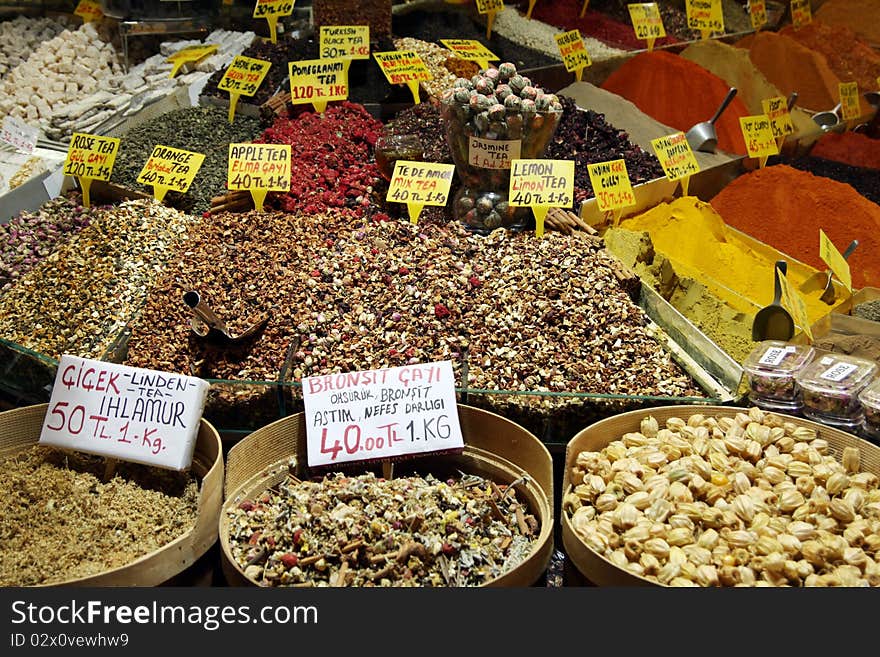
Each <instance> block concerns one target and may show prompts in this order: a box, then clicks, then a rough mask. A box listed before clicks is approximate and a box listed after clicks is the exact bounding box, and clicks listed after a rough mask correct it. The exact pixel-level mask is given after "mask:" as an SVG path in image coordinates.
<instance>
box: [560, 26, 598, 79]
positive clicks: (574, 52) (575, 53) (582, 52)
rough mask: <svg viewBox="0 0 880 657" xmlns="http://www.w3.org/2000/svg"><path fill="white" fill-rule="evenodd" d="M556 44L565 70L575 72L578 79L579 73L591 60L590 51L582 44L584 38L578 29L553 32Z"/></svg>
mask: <svg viewBox="0 0 880 657" xmlns="http://www.w3.org/2000/svg"><path fill="white" fill-rule="evenodd" d="M554 38H555V39H556V45H557V46H558V47H559V54H560V55H562V61H563V63H564V64H565V70H566V71H568V72H569V73H571V72H577V73H578V80H580V74H581V72H582V71H583V70H584V68H585V67H587V66H590V65H591V64H592V63H593V62H592V61H591V60H590V53H588V52H587V47H586V46H585V45H584V40H583V38H582V37H581V33H580V31H578V30H571V31H570V32H563V33H562V34H555V35H554Z"/></svg>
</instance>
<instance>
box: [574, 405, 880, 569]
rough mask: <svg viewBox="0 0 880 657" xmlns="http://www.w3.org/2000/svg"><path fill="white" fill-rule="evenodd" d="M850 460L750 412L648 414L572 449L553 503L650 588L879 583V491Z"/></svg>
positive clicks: (856, 459)
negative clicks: (602, 439)
mask: <svg viewBox="0 0 880 657" xmlns="http://www.w3.org/2000/svg"><path fill="white" fill-rule="evenodd" d="M860 461H861V459H860V451H859V448H857V447H846V448H845V449H844V450H843V453H842V455H841V460H838V459H837V458H835V456H834V455H832V454H831V451H830V448H829V445H828V442H827V441H825V440H824V439H822V438H819V436H818V434H817V431H816V429H813V428H809V427H805V426H799V425H796V424H794V423H792V422H788V421H784V420H783V418H781V417H780V416H777V415H773V414H770V413H765V412H764V411H761V410H759V409H757V408H752V409H749V411H748V413H745V412H740V413H737V414H736V416H735V417H709V416H704V415H701V414H694V415H691V416H690V417H688V418H686V419H682V418H677V417H672V418H669V419H668V420H666V422H665V423H664V424H663V425H661V424H660V423H658V421H657V419H656V418H654V417H652V416H648V417H645V418H644V419H643V420H642V421H641V427H640V430H639V431H638V432H630V433H626V434H624V435H623V436H621V437H620V438H619V439H618V440H615V441H613V442H611V443H609V444H608V445H607V446H606V447H605V448H603V449H602V450H601V451H599V452H593V451H583V452H580V453H579V454H578V455H577V458H576V461H575V463H574V464H573V467H572V470H571V472H570V479H571V481H572V483H573V487H572V489H571V490H569V491H568V492H567V493H566V494H565V496H564V499H563V508H564V511H565V513H566V514H567V515H568V518H569V520H570V523H571V526H572V528H573V530H574V532H575V534H576V535H577V536H578V537H579V538H580V539H581V540H582V541H583V542H584V544H585V545H586V546H587V547H589V548H590V549H591V550H593V551H594V552H597V553H598V554H600V555H602V556H603V557H605V558H606V559H607V560H609V561H610V562H611V563H613V564H615V565H617V566H618V567H619V568H622V569H624V570H626V571H627V572H629V573H631V574H633V575H637V576H641V577H645V578H647V579H650V580H652V581H654V582H658V583H660V584H665V585H671V586H880V489H878V477H877V476H876V475H875V474H873V473H870V472H860V467H861V463H860Z"/></svg>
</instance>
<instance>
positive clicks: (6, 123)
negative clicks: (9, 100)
mask: <svg viewBox="0 0 880 657" xmlns="http://www.w3.org/2000/svg"><path fill="white" fill-rule="evenodd" d="M39 136H40V129H39V128H35V127H33V126H30V125H28V124H27V123H25V122H24V121H21V120H19V119H17V118H15V117H14V116H8V115H7V116H6V117H5V118H4V119H3V128H2V129H0V141H2V142H4V143H7V144H9V145H10V146H12V147H13V148H14V149H15V150H17V151H18V152H19V153H25V154H27V155H30V154H31V153H33V152H34V148H36V146H37V138H38V137H39Z"/></svg>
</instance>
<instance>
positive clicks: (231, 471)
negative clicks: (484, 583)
mask: <svg viewBox="0 0 880 657" xmlns="http://www.w3.org/2000/svg"><path fill="white" fill-rule="evenodd" d="M458 415H459V420H460V422H461V431H462V435H463V436H464V443H465V448H464V451H463V452H462V453H461V454H438V455H428V456H424V457H418V458H413V459H408V460H406V461H403V462H401V463H398V464H396V466H395V468H396V470H395V472H397V468H399V469H400V470H402V471H410V470H417V471H419V472H425V471H430V472H432V473H433V474H437V475H439V474H440V473H441V472H442V473H443V474H454V473H455V472H456V471H458V470H461V471H462V472H466V473H469V474H478V475H482V476H485V477H487V478H490V479H492V480H494V481H497V482H499V483H505V484H509V483H511V482H513V481H514V480H515V479H518V478H519V477H520V476H522V475H524V474H528V475H529V479H528V481H527V482H526V483H525V484H523V485H522V486H519V487H518V488H517V490H518V491H519V492H520V493H521V494H522V495H523V496H524V498H525V500H526V502H527V504H528V505H529V508H530V510H531V511H532V513H534V515H535V517H536V518H537V520H538V522H539V525H540V532H539V535H538V539H537V541H536V543H535V546H534V547H533V549H532V552H531V554H530V555H529V556H528V557H527V558H526V559H525V560H524V561H523V562H522V563H520V564H519V565H518V566H517V567H516V568H514V569H512V570H510V571H508V572H507V573H505V574H504V575H502V576H501V577H498V578H497V579H495V580H493V581H492V582H491V583H490V585H491V586H508V587H510V586H531V585H532V584H534V583H535V582H536V581H537V580H538V579H539V578H540V576H541V574H542V573H543V572H544V570H546V568H547V564H548V563H549V561H550V555H551V553H552V550H553V524H554V520H553V468H552V462H551V459H550V453H549V452H548V451H547V448H546V447H544V445H543V444H542V443H541V442H540V441H539V440H538V439H537V438H536V437H535V436H533V435H532V434H530V433H529V432H527V431H526V430H525V429H523V428H522V427H520V426H519V425H516V424H514V423H513V422H510V421H509V420H506V419H504V418H502V417H501V416H499V415H495V414H494V413H489V412H487V411H482V410H479V409H476V408H471V407H470V406H463V405H461V404H459V406H458ZM303 420H304V414H303V413H298V414H296V415H291V416H289V417H286V418H283V419H281V420H278V421H277V422H273V423H272V424H269V425H267V426H265V427H263V428H262V429H259V430H257V431H255V432H254V433H252V434H250V435H249V436H248V437H247V438H245V439H244V440H242V441H241V442H240V443H238V444H237V445H235V446H234V447H233V448H232V449H231V450H230V451H229V456H228V459H227V471H226V501H225V503H224V505H223V509H222V512H221V514H220V544H221V546H222V550H223V558H222V567H223V573H224V575H225V577H226V580H227V582H229V584H231V585H235V586H240V585H244V586H255V585H257V583H256V582H255V581H253V580H251V579H250V578H247V577H246V576H245V575H244V570H243V569H242V568H241V567H240V566H239V565H238V563H237V562H236V561H235V559H234V558H233V557H232V551H231V548H230V545H229V531H228V522H229V513H228V512H229V511H230V510H232V509H233V508H234V507H235V506H237V505H238V504H239V503H240V502H241V501H242V500H245V499H253V498H254V497H255V496H258V495H259V494H260V493H262V492H263V491H265V490H266V489H268V488H270V487H271V486H274V485H275V484H277V483H279V482H280V481H283V480H284V479H285V478H286V477H287V475H288V472H289V469H288V461H289V459H290V458H291V457H296V461H297V463H300V464H302V463H305V445H306V429H305V423H304V421H303ZM340 469H342V468H340ZM366 469H367V466H364V465H362V464H352V469H351V470H350V473H351V474H356V473H361V472H364V471H366Z"/></svg>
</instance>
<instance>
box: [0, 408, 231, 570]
mask: <svg viewBox="0 0 880 657" xmlns="http://www.w3.org/2000/svg"><path fill="white" fill-rule="evenodd" d="M47 408H48V404H38V405H36V406H27V407H25V408H18V409H15V410H12V411H6V412H4V413H0V458H5V457H9V456H12V455H14V454H17V453H18V452H21V451H22V450H24V449H26V448H28V447H31V446H32V445H35V444H37V442H38V441H39V439H40V431H41V430H42V427H43V419H44V418H45V416H46V410H47ZM192 472H193V474H194V475H195V476H196V477H198V478H199V479H200V480H201V490H200V494H199V510H198V517H197V519H196V524H195V525H194V526H193V527H192V528H191V529H190V530H189V531H187V532H186V533H185V534H182V535H181V536H179V537H178V538H176V539H175V540H173V541H171V542H170V543H168V544H167V545H165V546H164V547H162V548H159V549H158V550H154V551H153V552H150V553H149V554H145V555H144V556H142V557H141V558H139V559H137V560H135V561H133V562H131V563H130V564H128V565H125V566H120V567H119V568H114V569H112V570H107V571H105V572H103V573H100V574H99V575H93V576H91V577H83V578H79V579H70V580H66V581H64V582H60V583H57V584H52V586H158V585H160V584H162V583H164V582H166V581H168V580H169V579H171V578H172V577H175V576H176V575H179V574H181V573H182V572H183V571H184V570H186V569H187V568H189V567H190V566H191V565H193V564H194V563H195V562H196V561H197V560H198V559H199V557H201V556H202V555H203V554H205V553H206V552H207V551H208V549H209V548H210V547H211V546H212V545H214V543H215V542H216V541H217V518H218V516H219V514H220V505H221V503H222V501H223V454H222V450H221V445H220V436H219V435H218V434H217V431H216V430H215V429H214V427H212V426H211V425H210V424H209V423H208V422H207V421H206V420H204V419H203V420H201V423H200V425H199V434H198V438H197V440H196V446H195V450H194V452H193V462H192Z"/></svg>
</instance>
